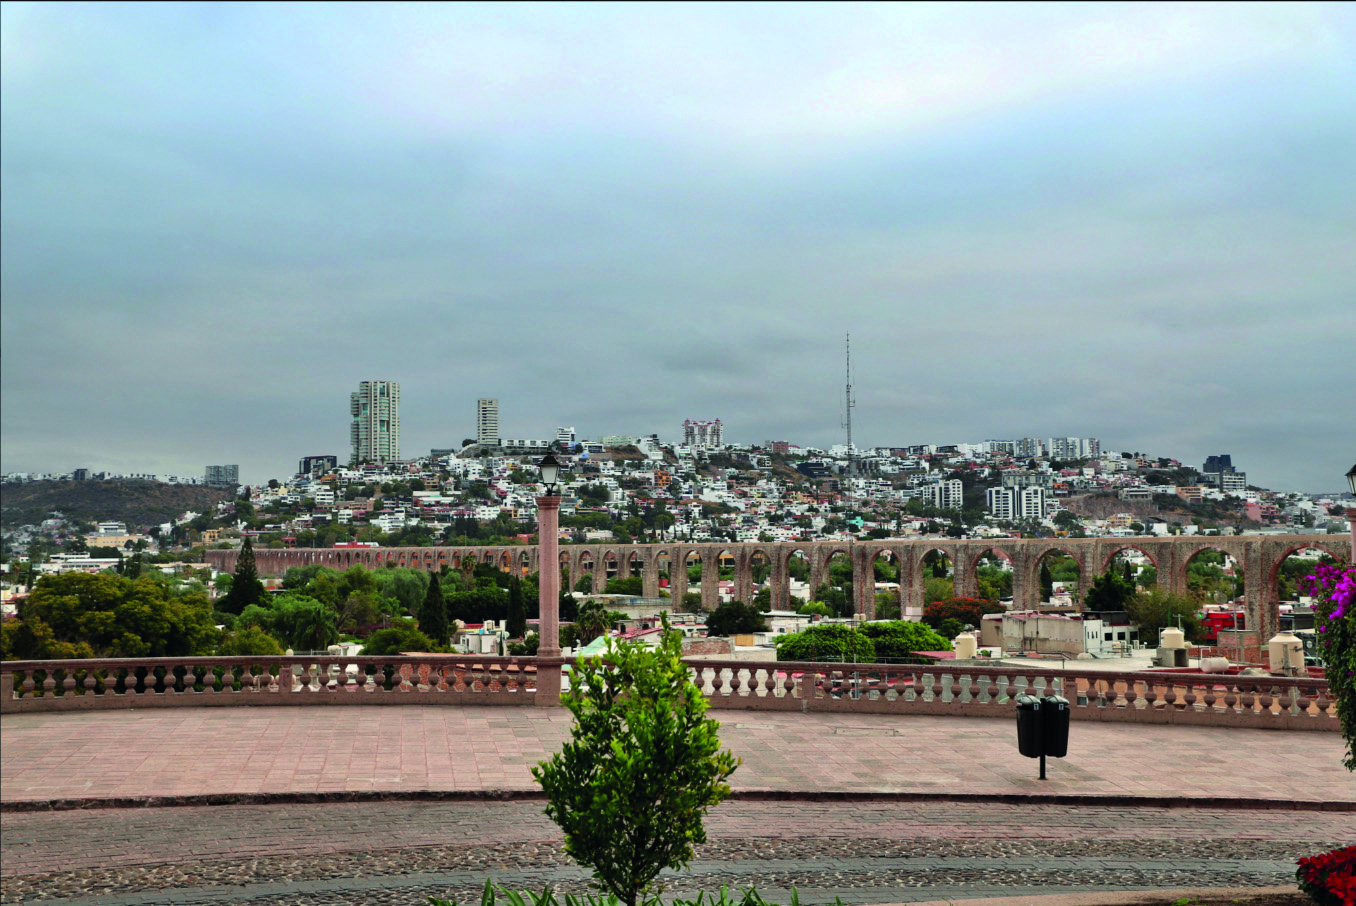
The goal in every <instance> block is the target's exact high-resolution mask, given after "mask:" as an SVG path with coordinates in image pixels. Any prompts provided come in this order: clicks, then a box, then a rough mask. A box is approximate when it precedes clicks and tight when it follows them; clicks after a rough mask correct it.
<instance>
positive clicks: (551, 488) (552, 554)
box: [537, 453, 560, 706]
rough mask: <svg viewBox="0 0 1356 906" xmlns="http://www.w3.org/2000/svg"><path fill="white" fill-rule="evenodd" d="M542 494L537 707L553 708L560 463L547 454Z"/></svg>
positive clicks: (557, 645) (556, 688)
mask: <svg viewBox="0 0 1356 906" xmlns="http://www.w3.org/2000/svg"><path fill="white" fill-rule="evenodd" d="M537 468H539V469H540V470H541V480H542V484H544V485H546V493H545V494H543V495H542V496H541V497H538V498H537V569H538V581H537V605H538V614H539V620H540V622H539V624H538V625H539V638H540V641H539V642H538V647H537V703H538V704H540V705H547V706H553V705H556V704H559V700H560V668H559V666H557V665H555V664H551V663H548V662H549V661H550V660H552V659H555V660H557V661H558V659H559V658H560V497H559V496H557V494H556V481H557V480H558V479H559V478H560V463H559V462H557V461H556V458H555V456H553V455H552V454H550V453H547V454H546V455H545V456H544V457H542V460H541V462H539V463H537Z"/></svg>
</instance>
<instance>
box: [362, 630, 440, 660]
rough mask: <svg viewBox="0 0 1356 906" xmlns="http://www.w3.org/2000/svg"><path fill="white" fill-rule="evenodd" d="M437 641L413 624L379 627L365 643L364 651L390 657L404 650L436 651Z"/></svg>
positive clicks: (367, 653) (365, 653)
mask: <svg viewBox="0 0 1356 906" xmlns="http://www.w3.org/2000/svg"><path fill="white" fill-rule="evenodd" d="M437 648H438V646H437V643H436V642H434V641H433V639H430V638H429V637H428V636H426V635H424V634H423V633H422V632H420V631H419V630H418V629H415V628H414V626H413V625H410V626H392V627H391V628H390V629H378V630H377V631H376V632H374V633H372V637H371V638H369V639H368V640H367V641H366V642H364V643H363V650H362V653H363V654H364V655H372V656H374V657H390V656H391V655H396V654H400V652H402V651H436V650H437Z"/></svg>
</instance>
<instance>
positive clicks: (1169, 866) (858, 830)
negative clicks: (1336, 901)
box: [0, 801, 1356, 906]
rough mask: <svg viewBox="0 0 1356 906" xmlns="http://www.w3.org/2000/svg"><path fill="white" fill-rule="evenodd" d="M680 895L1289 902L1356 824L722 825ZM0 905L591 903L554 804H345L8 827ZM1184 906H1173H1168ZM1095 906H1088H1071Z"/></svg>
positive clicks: (1247, 817) (881, 814)
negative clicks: (567, 896) (1127, 895)
mask: <svg viewBox="0 0 1356 906" xmlns="http://www.w3.org/2000/svg"><path fill="white" fill-rule="evenodd" d="M706 827H707V832H708V840H709V842H708V843H707V844H705V845H703V846H700V847H698V850H697V858H696V859H695V860H694V862H693V864H692V866H691V868H690V870H688V871H685V872H681V873H670V874H669V887H670V893H692V892H695V891H696V890H701V889H704V890H707V891H708V892H709V891H712V890H715V889H717V888H718V887H719V886H720V885H721V884H727V885H731V886H736V885H749V884H754V885H757V887H758V889H759V891H760V892H761V893H763V894H764V896H766V897H767V898H768V900H769V901H770V902H774V903H783V904H784V903H787V902H788V901H789V891H790V888H791V887H792V886H795V887H796V888H798V890H799V892H800V895H801V902H802V903H806V904H824V903H831V902H832V901H833V899H834V898H835V897H841V898H842V899H843V900H844V902H846V903H850V904H869V903H892V902H894V903H899V902H911V901H919V900H937V899H939V898H942V897H950V898H952V899H961V898H971V897H981V896H995V895H1000V894H1009V895H1011V894H1014V893H1025V894H1049V893H1055V892H1059V891H1068V892H1070V893H1075V894H1086V893H1088V892H1089V891H1093V890H1129V889H1162V888H1184V887H1201V886H1231V887H1239V886H1255V885H1275V884H1286V883H1288V882H1291V881H1292V879H1293V876H1294V864H1295V859H1296V858H1298V857H1299V856H1301V855H1309V854H1312V853H1313V852H1316V851H1321V850H1323V849H1328V848H1332V847H1333V846H1335V845H1337V843H1338V842H1340V841H1345V840H1348V839H1350V838H1351V837H1352V834H1353V832H1354V831H1356V817H1354V816H1352V815H1351V814H1349V813H1340V812H1315V813H1303V814H1297V813H1295V812H1292V811H1285V810H1279V809H1269V810H1262V811H1256V810H1247V809H1194V808H1192V809H1165V808H1153V807H1146V806H1135V807H1104V806H1058V805H1051V804H1044V803H1036V804H1021V805H1005V804H992V803H953V802H914V803H903V804H901V803H896V802H854V803H843V802H799V801H798V802H748V801H730V802H726V803H723V804H722V805H720V806H718V807H717V808H716V809H715V810H713V812H712V813H711V815H710V816H709V817H708V819H707V821H706ZM0 852H2V853H3V859H0V866H2V868H3V877H0V892H2V893H3V895H2V896H0V901H3V902H4V903H20V902H47V903H50V904H53V906H56V904H61V906H96V904H98V906H157V904H160V903H165V902H171V901H172V902H176V903H182V904H187V903H192V904H202V906H209V904H213V906H219V904H231V903H250V904H252V906H296V904H298V903H301V904H306V906H356V904H360V903H361V904H371V903H390V904H405V906H409V904H415V903H420V902H427V897H429V896H440V897H448V896H452V897H456V898H457V899H459V900H460V901H461V902H463V903H467V902H476V901H478V899H479V891H480V887H481V886H482V885H483V884H484V881H485V878H486V877H492V878H493V879H494V880H495V882H496V883H498V884H500V885H503V886H506V887H514V888H521V887H529V888H533V889H536V890H540V889H541V888H542V887H543V886H544V885H547V884H550V885H552V886H554V887H556V888H557V889H558V890H563V891H571V892H577V891H581V890H583V889H584V886H585V883H586V880H587V873H586V872H584V871H583V870H581V869H580V868H579V867H578V866H577V865H574V864H573V863H572V862H571V861H570V860H569V858H568V857H566V856H565V855H564V853H563V852H562V851H561V848H560V832H559V830H558V829H557V828H556V827H555V825H553V824H552V823H551V822H550V821H549V820H547V819H546V817H545V816H544V815H543V813H542V804H541V803H540V802H526V801H516V802H497V803H488V804H487V803H484V802H435V803H431V802H360V803H353V802H340V803H319V804H310V805H282V806H279V805H251V806H196V807H182V808H150V809H147V808H136V809H85V810H75V811H47V812H5V813H0ZM1176 899H1179V897H1172V898H1170V899H1163V900H1160V901H1159V902H1160V903H1169V902H1173V900H1176ZM1071 903H1075V904H1080V906H1081V901H1079V900H1077V899H1074V900H1071V901H1066V903H1065V904H1064V906H1070V904H1071Z"/></svg>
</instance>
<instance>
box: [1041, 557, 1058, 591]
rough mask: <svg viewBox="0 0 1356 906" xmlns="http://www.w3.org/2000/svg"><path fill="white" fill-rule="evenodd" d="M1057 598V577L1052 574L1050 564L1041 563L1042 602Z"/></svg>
mask: <svg viewBox="0 0 1356 906" xmlns="http://www.w3.org/2000/svg"><path fill="white" fill-rule="evenodd" d="M1054 596H1055V577H1054V576H1052V575H1051V574H1050V564H1049V563H1044V562H1043V563H1041V600H1042V601H1048V600H1050V599H1051V598H1053V597H1054Z"/></svg>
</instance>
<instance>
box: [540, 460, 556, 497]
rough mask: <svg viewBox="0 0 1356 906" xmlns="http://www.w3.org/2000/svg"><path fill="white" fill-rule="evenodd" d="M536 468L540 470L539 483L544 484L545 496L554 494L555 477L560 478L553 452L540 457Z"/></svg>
mask: <svg viewBox="0 0 1356 906" xmlns="http://www.w3.org/2000/svg"><path fill="white" fill-rule="evenodd" d="M537 468H538V469H540V470H541V483H542V484H544V485H546V496H547V497H554V496H556V479H558V478H560V463H559V462H558V461H557V460H556V457H555V454H554V453H547V454H546V455H545V456H544V457H542V461H541V462H539V463H537Z"/></svg>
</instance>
